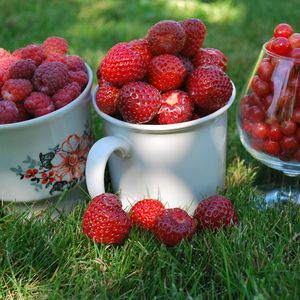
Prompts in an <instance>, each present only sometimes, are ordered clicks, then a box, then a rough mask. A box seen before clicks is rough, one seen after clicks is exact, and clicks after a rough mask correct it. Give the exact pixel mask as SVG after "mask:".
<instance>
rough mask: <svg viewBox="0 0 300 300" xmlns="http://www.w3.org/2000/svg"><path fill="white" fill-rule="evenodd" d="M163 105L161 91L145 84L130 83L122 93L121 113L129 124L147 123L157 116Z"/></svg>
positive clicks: (123, 88)
mask: <svg viewBox="0 0 300 300" xmlns="http://www.w3.org/2000/svg"><path fill="white" fill-rule="evenodd" d="M160 105H161V96H160V93H159V91H158V90H157V89H156V88H155V87H154V86H152V85H150V84H148V83H145V82H141V81H138V82H130V83H127V84H125V85H124V86H123V87H122V88H121V91H120V98H119V104H118V108H119V112H120V114H121V115H122V117H123V119H124V120H125V121H126V122H129V123H147V122H149V121H151V120H152V119H153V118H154V117H155V116H156V114H157V112H158V110H159V108H160Z"/></svg>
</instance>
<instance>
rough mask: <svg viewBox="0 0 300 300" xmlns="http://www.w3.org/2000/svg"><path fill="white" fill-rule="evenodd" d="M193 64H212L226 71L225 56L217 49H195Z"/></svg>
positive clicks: (196, 65) (197, 65)
mask: <svg viewBox="0 0 300 300" xmlns="http://www.w3.org/2000/svg"><path fill="white" fill-rule="evenodd" d="M193 64H194V66H195V67H199V66H204V65H210V66H211V65H212V66H216V67H218V68H220V69H221V70H223V71H224V72H226V68H227V57H226V56H225V55H224V54H223V53H222V52H221V51H220V50H219V49H214V48H202V49H199V50H198V51H197V53H196V55H195V57H194V59H193Z"/></svg>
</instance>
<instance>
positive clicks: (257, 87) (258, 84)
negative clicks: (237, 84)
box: [251, 75, 271, 97]
mask: <svg viewBox="0 0 300 300" xmlns="http://www.w3.org/2000/svg"><path fill="white" fill-rule="evenodd" d="M251 88H252V90H253V92H254V93H255V94H256V95H257V96H258V97H265V96H267V95H268V94H269V93H270V92H271V89H270V86H269V84H268V83H267V82H266V81H263V80H262V79H260V77H259V76H258V75H255V76H253V78H252V81H251Z"/></svg>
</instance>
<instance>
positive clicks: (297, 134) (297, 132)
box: [295, 127, 300, 142]
mask: <svg viewBox="0 0 300 300" xmlns="http://www.w3.org/2000/svg"><path fill="white" fill-rule="evenodd" d="M295 137H296V138H297V140H298V141H299V142H300V127H299V128H297V130H296V133H295Z"/></svg>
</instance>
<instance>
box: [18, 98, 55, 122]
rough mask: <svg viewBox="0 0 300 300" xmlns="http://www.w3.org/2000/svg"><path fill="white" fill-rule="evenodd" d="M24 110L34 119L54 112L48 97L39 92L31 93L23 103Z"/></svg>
mask: <svg viewBox="0 0 300 300" xmlns="http://www.w3.org/2000/svg"><path fill="white" fill-rule="evenodd" d="M24 107H25V109H26V110H27V111H28V112H29V113H30V114H32V115H33V116H35V117H40V116H43V115H46V114H49V113H51V112H52V111H54V110H55V107H54V104H53V102H52V100H51V98H50V97H49V96H47V95H46V94H44V93H40V92H32V93H31V94H30V95H29V96H28V97H27V98H26V99H25V101H24Z"/></svg>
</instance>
